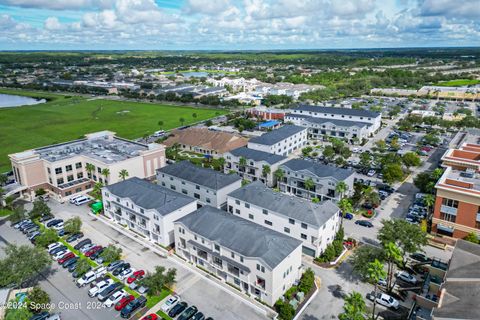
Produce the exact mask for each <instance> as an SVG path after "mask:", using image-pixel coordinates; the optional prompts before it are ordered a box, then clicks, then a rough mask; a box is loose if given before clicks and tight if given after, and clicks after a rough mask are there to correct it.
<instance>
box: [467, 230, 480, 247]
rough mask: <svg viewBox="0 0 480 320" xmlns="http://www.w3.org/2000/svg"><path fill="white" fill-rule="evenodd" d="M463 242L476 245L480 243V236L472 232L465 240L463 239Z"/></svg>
mask: <svg viewBox="0 0 480 320" xmlns="http://www.w3.org/2000/svg"><path fill="white" fill-rule="evenodd" d="M463 240H465V241H469V242H472V243H476V244H478V243H480V240H479V239H478V236H477V234H476V233H475V232H470V233H469V234H467V235H466V236H465V238H463Z"/></svg>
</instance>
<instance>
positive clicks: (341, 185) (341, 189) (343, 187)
mask: <svg viewBox="0 0 480 320" xmlns="http://www.w3.org/2000/svg"><path fill="white" fill-rule="evenodd" d="M335 191H336V192H337V193H339V194H340V199H341V198H343V196H344V195H345V193H346V192H347V191H348V184H346V183H345V181H340V182H338V183H337V185H336V186H335Z"/></svg>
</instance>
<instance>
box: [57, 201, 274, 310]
mask: <svg viewBox="0 0 480 320" xmlns="http://www.w3.org/2000/svg"><path fill="white" fill-rule="evenodd" d="M49 206H50V208H51V209H52V213H53V214H54V215H55V216H57V217H59V218H62V219H64V220H66V219H69V218H71V217H73V216H79V217H80V218H81V219H82V222H83V226H82V230H83V232H84V233H85V237H86V238H90V239H92V240H94V241H95V243H97V244H101V245H103V246H106V245H108V244H115V245H116V246H118V247H120V248H122V250H123V254H122V259H124V260H126V261H128V262H130V264H131V265H132V266H134V267H135V268H136V269H144V270H146V271H153V270H154V269H155V266H157V265H161V266H164V267H165V268H167V269H168V268H176V269H177V277H176V281H177V283H176V285H175V288H174V291H175V292H176V293H177V294H179V295H180V296H181V298H182V300H184V301H186V302H187V303H188V304H189V305H195V306H196V307H198V309H199V310H200V311H202V312H203V313H204V314H205V315H206V316H207V317H209V316H210V317H212V318H214V319H227V320H229V319H231V320H236V319H266V318H267V317H266V316H265V314H264V313H263V311H262V309H258V307H257V306H256V305H253V304H252V303H251V302H248V300H246V298H239V297H237V296H236V295H234V294H231V293H229V291H228V290H227V291H226V290H225V289H223V288H222V287H221V285H220V284H217V283H214V282H212V281H209V280H207V279H205V278H204V276H202V275H201V274H200V273H199V272H192V271H191V270H190V269H187V268H186V267H183V266H181V265H179V264H178V263H176V262H175V261H172V259H170V258H164V257H162V256H160V255H159V254H157V253H155V252H154V251H152V250H150V249H148V248H145V247H144V246H143V245H141V244H139V243H137V242H135V241H133V240H132V239H130V238H129V237H127V236H126V235H124V234H122V233H120V232H118V231H116V230H114V229H112V228H110V227H109V226H107V225H105V224H104V223H103V222H101V221H99V220H97V219H95V218H94V217H91V216H90V215H88V213H87V212H88V207H87V206H75V205H71V204H60V203H57V202H55V201H50V202H49ZM77 290H78V289H77ZM85 297H86V298H88V296H87V293H86V292H85ZM116 316H118V314H117V315H116ZM110 317H111V316H110Z"/></svg>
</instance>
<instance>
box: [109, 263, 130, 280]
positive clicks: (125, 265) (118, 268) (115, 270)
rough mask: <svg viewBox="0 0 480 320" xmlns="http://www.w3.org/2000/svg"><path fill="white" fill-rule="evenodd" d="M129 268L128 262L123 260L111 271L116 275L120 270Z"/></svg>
mask: <svg viewBox="0 0 480 320" xmlns="http://www.w3.org/2000/svg"><path fill="white" fill-rule="evenodd" d="M128 268H130V263H128V262H124V263H122V264H121V265H119V266H117V267H116V268H115V269H114V270H113V271H112V274H113V275H114V276H115V277H116V276H118V275H119V274H120V273H121V272H123V270H126V269H128Z"/></svg>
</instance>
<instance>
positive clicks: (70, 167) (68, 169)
mask: <svg viewBox="0 0 480 320" xmlns="http://www.w3.org/2000/svg"><path fill="white" fill-rule="evenodd" d="M72 170H73V168H72V165H71V164H69V165H68V166H65V171H67V172H68V171H72Z"/></svg>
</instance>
